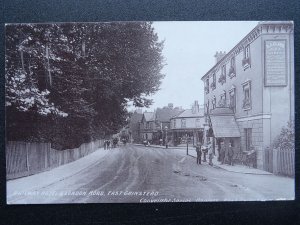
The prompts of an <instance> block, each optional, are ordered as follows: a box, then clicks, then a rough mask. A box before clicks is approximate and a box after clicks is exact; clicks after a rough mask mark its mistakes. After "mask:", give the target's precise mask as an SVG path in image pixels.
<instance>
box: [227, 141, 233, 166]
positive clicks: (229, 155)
mask: <svg viewBox="0 0 300 225" xmlns="http://www.w3.org/2000/svg"><path fill="white" fill-rule="evenodd" d="M227 149H228V151H227V160H228V164H229V165H231V166H233V155H234V149H233V146H232V144H231V142H229V146H228V148H227Z"/></svg>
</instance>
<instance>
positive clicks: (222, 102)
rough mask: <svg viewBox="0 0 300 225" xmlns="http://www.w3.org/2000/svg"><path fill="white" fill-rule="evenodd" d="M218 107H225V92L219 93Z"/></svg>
mask: <svg viewBox="0 0 300 225" xmlns="http://www.w3.org/2000/svg"><path fill="white" fill-rule="evenodd" d="M218 105H219V107H226V92H225V91H223V94H221V95H220V100H219V102H218Z"/></svg>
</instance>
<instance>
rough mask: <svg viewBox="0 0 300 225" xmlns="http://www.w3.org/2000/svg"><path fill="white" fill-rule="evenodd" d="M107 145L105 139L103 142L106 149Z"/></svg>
mask: <svg viewBox="0 0 300 225" xmlns="http://www.w3.org/2000/svg"><path fill="white" fill-rule="evenodd" d="M106 145H107V143H106V140H104V142H103V147H104V150H106Z"/></svg>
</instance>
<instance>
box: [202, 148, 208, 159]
mask: <svg viewBox="0 0 300 225" xmlns="http://www.w3.org/2000/svg"><path fill="white" fill-rule="evenodd" d="M207 151H208V147H207V145H206V146H204V147H203V149H202V152H203V162H206V155H207Z"/></svg>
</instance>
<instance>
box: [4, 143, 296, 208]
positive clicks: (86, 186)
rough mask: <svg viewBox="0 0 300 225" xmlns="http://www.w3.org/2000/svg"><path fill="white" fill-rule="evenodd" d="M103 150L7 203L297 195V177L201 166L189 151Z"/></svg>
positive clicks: (246, 198) (253, 198) (130, 147)
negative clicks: (90, 161)
mask: <svg viewBox="0 0 300 225" xmlns="http://www.w3.org/2000/svg"><path fill="white" fill-rule="evenodd" d="M98 151H107V153H106V154H105V155H103V156H102V158H100V159H99V160H98V161H97V162H96V163H93V164H92V165H90V166H89V167H87V168H84V169H82V170H81V171H80V172H78V173H75V174H72V175H71V176H68V177H67V178H65V179H62V180H58V181H57V182H54V183H52V184H50V185H47V186H44V187H40V188H38V189H35V190H31V192H30V193H26V194H24V193H23V194H19V195H18V194H15V195H13V196H9V197H8V202H9V203H10V204H23V203H25V204H26V203H39V204H41V203H42V204H43V203H120V202H123V203H129V202H180V201H184V202H189V201H200V202H202V201H256V200H275V199H293V198H294V179H291V178H287V177H279V176H275V175H256V174H242V173H234V172H229V171H226V170H223V169H220V168H217V167H211V166H209V165H207V164H202V165H197V164H196V159H195V158H194V157H191V156H186V152H185V150H184V149H163V148H153V147H144V146H137V145H130V144H127V145H126V146H120V147H119V148H115V149H110V150H103V149H101V150H98ZM190 151H193V150H190ZM21 179H26V178H21ZM12 182H14V181H12ZM11 187H13V186H11Z"/></svg>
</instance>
